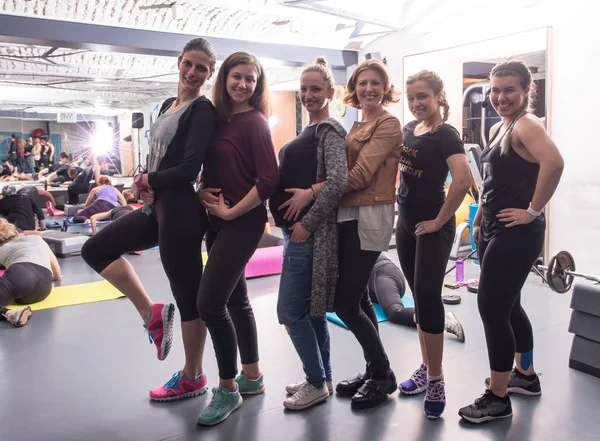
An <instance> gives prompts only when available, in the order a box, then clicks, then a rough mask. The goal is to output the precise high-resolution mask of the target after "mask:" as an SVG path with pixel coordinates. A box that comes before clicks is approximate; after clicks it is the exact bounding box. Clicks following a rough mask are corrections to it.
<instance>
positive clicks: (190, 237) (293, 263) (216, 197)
mask: <svg viewBox="0 0 600 441" xmlns="http://www.w3.org/2000/svg"><path fill="white" fill-rule="evenodd" d="M215 63H216V54H215V51H214V48H213V47H212V45H211V44H210V43H209V42H208V41H207V40H204V39H196V40H192V41H190V42H189V43H188V44H187V45H186V47H185V48H184V50H183V53H182V54H181V56H180V57H179V59H178V67H179V89H178V95H177V97H176V98H173V99H170V100H167V101H166V102H165V103H164V105H163V106H162V109H161V111H160V116H159V118H158V119H157V121H156V123H155V124H154V125H153V127H152V131H151V152H150V161H149V167H148V173H146V174H142V175H139V176H138V177H136V179H135V186H136V188H137V192H138V193H139V196H140V197H141V198H142V199H144V201H145V202H146V205H147V209H145V210H143V211H142V210H138V211H136V212H134V213H132V214H130V215H128V216H125V217H123V218H121V219H119V220H117V221H115V222H113V223H112V224H110V225H108V226H107V227H106V228H104V229H103V230H102V231H100V232H99V233H98V234H97V235H96V236H94V237H93V238H92V239H90V240H89V241H88V242H87V243H86V245H85V246H84V249H83V252H82V254H83V257H84V259H85V260H86V261H87V262H88V264H90V266H92V268H94V269H95V270H96V271H98V272H99V273H100V274H101V275H102V276H103V277H105V278H106V279H107V280H109V281H110V282H111V283H112V284H113V285H115V286H116V287H117V288H118V289H120V290H121V291H122V292H123V293H124V294H125V295H127V297H128V298H129V299H130V300H131V301H132V302H133V304H134V305H135V307H136V308H137V310H138V312H139V313H140V315H141V316H142V318H143V319H144V326H145V328H146V330H147V331H148V334H149V336H150V339H151V341H152V342H154V343H155V345H156V347H157V352H158V358H159V359H161V360H162V359H164V358H165V357H166V356H167V355H168V353H169V350H170V347H171V341H172V333H173V315H174V306H173V305H171V304H159V303H153V302H152V301H151V300H150V298H149V297H148V295H147V293H146V292H145V290H144V288H143V286H142V284H141V282H140V280H139V278H138V277H137V276H136V274H135V272H134V271H133V269H132V267H131V265H130V264H129V263H128V262H127V261H126V260H125V259H123V258H122V257H121V256H122V255H123V254H125V253H126V252H128V251H133V250H139V249H143V248H149V247H151V246H154V245H156V244H158V245H159V249H160V253H161V259H162V263H163V266H164V269H165V272H166V274H167V277H168V278H169V281H170V283H171V289H172V291H173V295H174V297H175V300H176V303H177V307H178V309H179V311H180V314H181V321H182V334H183V342H184V348H185V355H186V361H185V365H184V367H183V369H182V370H181V371H179V372H177V373H176V374H174V375H173V378H172V379H171V380H169V381H168V382H167V383H166V384H165V385H164V386H161V387H159V388H156V389H153V390H152V391H151V392H150V397H151V398H152V399H154V400H176V399H180V398H184V397H189V396H194V395H198V394H201V393H204V392H205V391H206V385H207V379H206V377H205V375H204V374H203V369H202V356H203V350H204V343H205V338H206V329H207V328H208V331H209V332H210V334H211V338H212V340H213V345H214V348H215V353H216V358H217V363H218V368H219V377H220V381H219V385H218V387H214V388H213V397H212V400H211V403H210V404H209V405H208V406H207V407H206V408H205V409H204V410H203V411H202V412H201V413H200V415H199V417H198V422H199V423H200V424H203V425H214V424H218V423H220V422H222V421H224V420H225V419H227V418H228V417H229V415H230V414H231V413H232V412H233V411H235V410H236V409H237V408H239V406H240V405H241V404H242V397H241V396H242V395H252V394H260V393H262V392H263V391H264V389H265V386H264V382H263V375H262V371H261V369H260V367H259V355H258V339H257V331H256V323H255V319H254V315H253V312H252V308H251V306H250V303H249V301H248V292H247V287H246V281H245V278H244V268H245V265H246V263H247V262H248V260H249V259H250V257H251V256H252V254H253V253H254V251H255V249H256V247H257V245H258V243H259V241H260V238H261V235H262V232H263V229H264V225H265V222H266V220H267V212H266V208H265V202H267V201H269V206H270V209H271V212H272V213H273V217H274V218H275V220H276V223H277V225H278V226H280V227H281V228H282V231H283V234H284V240H285V244H284V263H283V268H282V274H281V281H280V291H279V301H278V305H277V314H278V317H279V320H280V322H281V323H282V324H284V325H285V326H286V328H287V330H288V333H289V335H290V338H291V340H292V343H293V344H294V346H295V348H296V351H297V353H298V355H299V357H300V359H301V361H302V364H303V367H304V371H305V374H306V379H305V380H304V381H301V382H299V383H294V384H290V385H288V386H287V387H286V390H287V392H288V393H289V394H290V396H289V397H288V398H287V399H286V400H285V401H284V406H285V407H286V408H289V409H305V408H307V407H310V406H312V405H314V404H316V403H318V402H321V401H323V400H325V399H327V397H329V396H330V395H331V394H332V393H333V384H332V369H331V362H330V339H329V333H328V328H327V322H326V319H325V313H326V312H327V311H335V312H337V313H338V315H339V316H340V318H341V319H342V320H343V321H344V322H345V324H346V325H347V326H348V328H349V329H350V330H351V331H352V332H353V334H354V335H355V337H356V338H357V340H358V342H359V343H360V344H361V346H362V349H363V353H364V358H365V360H366V368H365V371H364V373H361V374H359V375H357V376H355V377H352V378H349V379H347V380H343V381H341V382H339V383H338V384H337V386H336V391H337V393H338V394H339V395H341V396H348V397H352V400H351V402H352V407H353V408H356V409H364V408H370V407H374V406H377V405H379V404H381V403H382V402H384V401H385V400H387V396H388V395H389V394H391V393H393V392H394V391H395V390H396V389H397V388H398V385H397V382H396V377H395V375H394V372H393V371H392V369H391V367H390V362H389V359H388V356H387V354H386V352H385V349H384V347H383V345H382V342H381V339H380V336H379V332H378V327H377V318H376V316H375V312H374V310H373V308H372V305H371V304H370V302H365V301H363V297H364V293H365V288H366V285H367V282H368V279H369V275H370V273H371V270H372V268H373V265H374V264H375V261H376V260H377V257H378V256H379V254H380V253H381V252H383V251H387V250H388V249H389V244H390V240H391V237H392V233H393V229H394V216H395V207H394V203H395V201H396V200H397V201H398V207H399V208H398V209H399V219H398V223H397V225H396V242H397V249H398V255H399V258H400V263H401V266H402V269H403V271H404V273H405V276H406V278H407V281H408V284H409V286H410V288H411V291H412V293H413V295H414V298H415V304H416V320H417V323H418V327H419V341H420V344H421V349H422V364H421V366H420V368H419V369H417V370H416V371H415V373H414V374H413V375H412V376H411V377H410V379H408V380H406V381H404V382H402V383H400V385H399V387H400V390H401V391H402V392H403V393H405V394H409V395H412V394H418V393H421V392H426V395H425V400H424V412H425V415H426V416H427V417H429V418H438V417H439V416H440V415H441V414H442V412H443V411H444V408H445V403H446V400H445V392H444V377H443V371H442V352H443V337H442V335H443V331H444V308H443V305H442V301H441V290H442V285H443V278H444V272H445V268H446V263H447V261H448V257H449V253H450V248H451V245H452V241H453V239H454V233H455V219H454V212H455V211H456V209H457V208H458V206H459V205H460V203H461V202H462V200H463V198H464V195H465V193H466V192H467V190H468V188H469V186H470V175H469V169H468V165H467V160H466V157H465V154H464V149H463V146H462V142H461V140H460V137H459V135H458V132H457V131H456V130H455V129H454V128H453V127H452V126H450V125H448V124H447V123H446V122H445V121H446V119H447V117H448V103H447V101H446V98H445V93H444V90H443V83H442V81H441V79H440V78H439V77H438V76H437V75H436V74H435V73H433V72H428V71H423V72H420V73H418V74H416V75H414V76H412V77H410V78H409V80H408V81H407V85H406V86H407V87H406V99H407V101H408V105H409V108H410V110H411V112H412V113H413V115H414V116H415V118H416V121H414V122H411V123H409V124H407V125H406V127H405V128H404V130H402V128H401V126H400V122H399V121H398V119H397V118H396V117H394V116H393V115H391V114H390V113H389V112H387V111H386V110H385V107H386V106H387V105H388V104H390V103H394V102H397V101H398V99H399V98H398V93H397V92H396V90H395V89H394V87H393V85H392V83H391V80H390V78H389V75H388V73H387V69H386V67H385V65H384V64H382V63H380V62H378V61H374V60H370V61H365V62H363V63H361V64H360V65H359V66H358V67H357V68H356V69H355V70H354V72H353V73H352V75H351V76H350V79H349V80H348V84H347V90H346V95H345V97H344V100H345V102H346V103H347V104H349V105H351V106H352V107H355V108H357V109H360V110H361V121H359V122H355V123H354V125H353V127H352V128H351V130H350V131H349V132H348V133H346V131H345V130H344V128H343V127H342V126H341V125H340V124H339V123H338V122H337V121H336V120H335V119H333V118H331V117H330V114H329V102H330V100H331V99H332V97H333V95H334V87H333V86H334V84H333V76H332V72H331V70H330V69H329V68H328V67H327V65H326V62H325V60H323V59H319V60H317V63H316V64H314V65H312V66H309V67H307V68H306V69H305V70H304V72H303V74H302V76H301V79H300V86H301V92H300V96H301V100H302V104H303V106H304V107H305V108H306V110H307V111H308V114H309V124H308V126H307V127H306V128H305V129H304V131H303V132H302V133H301V134H300V135H299V136H298V137H297V138H296V139H294V140H293V141H291V142H290V143H289V144H287V145H286V146H284V147H283V148H282V149H281V151H280V154H279V169H278V166H277V161H276V158H275V151H274V147H273V143H272V140H271V134H270V130H269V126H268V122H267V118H266V115H267V114H268V108H269V105H268V93H267V83H266V78H265V74H264V71H263V68H262V66H261V64H260V62H259V61H258V59H257V58H256V57H254V56H253V55H251V54H247V53H242V52H238V53H234V54H232V55H230V56H229V57H227V58H226V59H225V61H224V62H223V64H222V65H221V67H220V69H219V73H218V76H217V80H216V82H215V85H214V90H213V100H212V103H211V102H210V101H209V100H208V99H206V98H205V97H204V96H202V95H201V88H202V86H203V85H204V83H205V82H206V81H207V80H208V79H209V78H210V77H211V75H212V74H213V72H214V70H215ZM491 81H492V89H491V90H492V96H491V101H492V105H493V106H494V108H496V109H497V111H498V112H499V113H500V116H501V117H502V120H503V124H502V125H501V127H498V128H495V130H496V132H500V135H499V138H498V139H501V140H505V139H506V138H508V139H509V140H508V143H509V147H508V149H505V148H504V147H502V154H501V155H500V153H498V154H496V152H498V151H499V150H500V147H495V146H492V147H490V148H488V149H486V152H492V153H491V154H487V153H484V157H483V163H484V179H485V186H484V191H483V198H482V205H483V207H482V210H480V214H479V215H478V217H477V219H476V221H475V228H474V230H475V231H474V233H475V236H476V237H478V236H477V234H478V232H479V228H481V234H480V235H479V236H480V247H481V245H482V244H485V245H484V248H482V249H480V251H479V254H480V259H481V261H482V263H481V265H482V274H481V277H480V291H479V304H480V310H481V311H482V318H483V320H484V326H485V330H486V337H487V340H488V347H489V351H490V360H491V367H492V377H491V385H490V392H486V394H485V395H484V397H483V398H481V399H478V400H476V401H475V403H474V404H472V405H471V406H468V407H467V408H464V409H461V415H462V416H463V417H464V418H467V419H470V420H472V421H476V422H479V421H478V420H482V417H481V416H478V415H480V414H481V415H484V417H485V418H487V419H492V418H496V417H498V409H499V406H498V405H496V404H495V403H496V402H501V403H508V408H510V401H509V400H508V398H507V396H506V387H507V385H508V384H509V381H512V378H513V377H514V375H518V374H524V375H528V374H531V373H532V372H533V367H532V364H531V363H529V364H526V363H525V361H524V360H525V359H527V360H530V359H531V357H529V356H527V357H524V356H521V355H519V354H518V355H517V369H516V371H515V374H514V375H513V377H510V370H511V368H512V357H513V355H514V353H515V347H516V350H517V352H519V353H522V354H525V353H527V352H528V351H530V350H531V347H532V344H533V342H532V337H531V327H530V326H529V327H527V326H526V324H528V321H527V316H526V315H525V314H524V312H523V311H522V308H521V307H520V304H519V292H520V289H521V286H522V285H523V282H524V280H525V277H526V274H527V272H525V267H526V264H527V262H526V260H527V259H530V260H531V262H529V264H531V263H532V262H533V261H534V260H535V258H536V257H537V256H538V255H539V252H540V247H541V241H540V240H538V239H539V235H540V234H541V233H540V231H543V228H544V226H543V215H541V214H540V213H539V212H538V211H536V210H539V211H541V209H542V207H543V206H544V205H545V204H546V203H547V202H548V200H549V199H550V196H551V195H552V193H553V191H554V189H555V188H556V185H557V184H558V178H557V176H560V173H559V171H560V169H561V167H562V162H561V161H562V160H561V159H560V155H559V154H558V151H557V150H556V147H555V146H554V144H553V143H552V142H551V141H550V139H549V138H548V137H547V135H546V134H545V132H544V130H543V127H542V126H541V125H540V124H539V123H538V121H537V119H536V118H535V117H534V116H531V115H530V114H528V113H527V104H528V101H527V97H528V96H529V93H530V91H531V90H532V83H531V74H530V73H529V71H528V70H527V68H526V67H525V66H524V65H522V64H521V63H518V62H513V63H512V64H510V63H508V64H507V63H505V64H504V65H500V66H497V68H496V74H494V73H493V74H492V77H491ZM529 103H530V102H529ZM442 111H443V112H442ZM502 142H505V141H502ZM530 144H531V145H530ZM510 146H512V148H511V147H510ZM505 150H506V151H505ZM540 152H543V154H540ZM507 161H508V162H510V163H507ZM399 164H400V170H401V179H402V180H401V185H400V188H399V190H398V193H397V194H396V188H395V184H396V178H397V173H398V166H399ZM514 167H520V169H521V170H522V172H521V173H520V174H512V173H511V172H510V170H512V169H513V168H514ZM201 168H202V169H203V172H202V173H203V174H202V179H201V182H202V183H201V188H200V190H199V191H198V192H197V194H195V192H194V190H193V187H192V185H191V183H192V182H193V181H194V180H195V179H196V176H197V174H198V172H199V171H200V169H201ZM507 170H508V171H507ZM448 171H450V174H451V175H452V183H451V185H450V188H449V190H448V195H447V197H446V195H445V192H444V183H445V180H446V177H447V174H448ZM507 173H508V174H507ZM538 174H539V176H540V179H539V180H538ZM525 181H526V182H525ZM536 181H539V182H538V183H537V185H536ZM506 188H508V190H506ZM515 191H517V192H518V193H519V196H516V195H515V194H514V193H515ZM198 198H199V199H200V201H201V203H202V205H200V204H198V202H197V200H198ZM525 201H527V203H525ZM529 202H531V205H530V206H529V209H527V206H528V204H529ZM182 206H185V207H186V208H185V214H184V215H182V214H181V207H182ZM507 209H508V210H507ZM526 209H527V211H526ZM481 213H483V215H481ZM535 213H537V215H535V216H534V214H535ZM497 215H498V216H499V217H497ZM507 222H508V225H507ZM521 224H522V225H521ZM513 225H520V226H519V227H515V228H513ZM500 233H502V234H500ZM205 234H206V242H207V247H208V250H209V260H208V262H207V264H206V267H205V268H204V271H202V261H201V253H200V249H201V244H202V237H203V236H204V235H205ZM515 241H518V242H519V245H518V246H519V247H520V249H521V250H524V249H525V248H527V252H525V251H521V252H520V255H519V259H520V260H522V261H523V262H522V264H519V265H514V266H511V267H510V268H508V269H507V268H505V267H504V266H505V261H508V259H504V257H506V253H508V252H511V253H512V251H511V246H512V247H515V246H517V245H515ZM486 250H487V251H486ZM484 251H485V255H484ZM503 259H504V261H503ZM488 262H489V263H488ZM513 262H514V259H513ZM494 271H502V282H501V285H500V286H502V287H503V288H502V289H500V287H499V286H498V285H497V284H495V282H493V280H494V277H495V276H494ZM489 280H492V281H489ZM491 310H493V314H489V313H486V312H487V311H491ZM524 322H526V323H524ZM515 340H516V343H515ZM511 342H512V343H511ZM515 344H516V346H515ZM530 346H531V347H530ZM238 349H239V352H240V358H241V364H242V369H241V373H239V374H238V370H237V351H238ZM511 351H512V352H511ZM507 357H508V358H510V359H511V361H510V362H507V360H506V358H507ZM495 369H501V370H498V371H495ZM534 376H535V375H534ZM509 377H510V378H509ZM528 378H530V379H531V377H528ZM535 378H536V379H537V377H535ZM494 400H495V401H494ZM489 403H492V405H490V404H489ZM502 411H503V414H502V415H500V416H505V415H507V411H506V405H505V406H504V408H503V409H502Z"/></svg>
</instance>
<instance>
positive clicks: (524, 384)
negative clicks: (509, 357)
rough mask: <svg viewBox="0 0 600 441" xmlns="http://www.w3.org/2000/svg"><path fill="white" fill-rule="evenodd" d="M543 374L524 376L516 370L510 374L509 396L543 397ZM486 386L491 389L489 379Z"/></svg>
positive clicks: (486, 380)
mask: <svg viewBox="0 0 600 441" xmlns="http://www.w3.org/2000/svg"><path fill="white" fill-rule="evenodd" d="M540 375H541V374H533V375H531V376H529V375H523V374H522V373H521V372H519V370H518V369H517V368H514V369H513V370H512V372H511V374H510V380H509V381H508V393H509V394H521V395H530V396H538V395H542V386H541V384H540V379H539V376H540ZM485 386H486V387H488V388H489V387H490V379H489V377H488V378H486V379H485Z"/></svg>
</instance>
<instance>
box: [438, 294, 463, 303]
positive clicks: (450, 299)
mask: <svg viewBox="0 0 600 441" xmlns="http://www.w3.org/2000/svg"><path fill="white" fill-rule="evenodd" d="M461 300H462V299H461V297H460V296H457V295H456V294H445V295H443V296H442V302H444V303H445V304H446V305H458V304H459V303H460V302H461Z"/></svg>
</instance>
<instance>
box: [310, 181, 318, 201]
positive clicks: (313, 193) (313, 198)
mask: <svg viewBox="0 0 600 441" xmlns="http://www.w3.org/2000/svg"><path fill="white" fill-rule="evenodd" d="M310 191H312V200H313V201H315V200H317V197H316V196H315V189H314V188H313V187H312V185H311V186H310Z"/></svg>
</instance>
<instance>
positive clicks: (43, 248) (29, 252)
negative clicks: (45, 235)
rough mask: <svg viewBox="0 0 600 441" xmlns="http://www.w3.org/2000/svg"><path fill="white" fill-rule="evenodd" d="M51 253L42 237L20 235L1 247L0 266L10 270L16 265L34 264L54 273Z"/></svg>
mask: <svg viewBox="0 0 600 441" xmlns="http://www.w3.org/2000/svg"><path fill="white" fill-rule="evenodd" d="M49 252H50V251H49V250H48V246H47V245H46V243H45V242H44V239H42V238H41V237H40V236H33V235H32V236H28V235H20V236H17V237H16V238H14V239H13V240H11V241H10V242H7V243H5V244H4V245H1V246H0V265H2V266H4V268H6V269H8V268H10V266H11V265H14V264H15V263H34V264H36V265H39V266H41V267H44V268H47V269H48V270H49V271H52V267H51V266H50V254H49Z"/></svg>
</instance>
